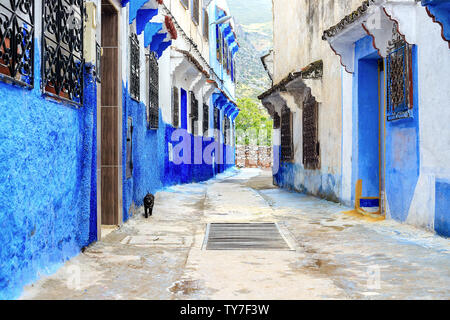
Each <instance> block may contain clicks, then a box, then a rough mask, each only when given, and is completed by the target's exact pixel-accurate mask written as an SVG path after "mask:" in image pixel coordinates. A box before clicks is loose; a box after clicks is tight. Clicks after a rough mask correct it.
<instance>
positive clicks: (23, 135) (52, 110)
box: [0, 39, 96, 299]
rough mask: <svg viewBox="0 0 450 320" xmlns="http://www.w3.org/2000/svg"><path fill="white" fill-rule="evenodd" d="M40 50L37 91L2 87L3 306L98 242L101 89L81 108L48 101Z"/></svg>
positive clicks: (90, 85)
mask: <svg viewBox="0 0 450 320" xmlns="http://www.w3.org/2000/svg"><path fill="white" fill-rule="evenodd" d="M35 43H36V44H38V43H40V42H39V39H35ZM37 47H38V46H36V53H35V70H34V72H35V80H34V84H35V86H34V89H31V90H28V89H24V88H20V87H16V86H13V85H10V84H6V83H3V82H0V181H2V182H1V183H0V229H1V232H0V245H1V250H0V299H10V298H16V297H18V296H19V295H20V293H21V290H22V288H23V286H24V285H26V284H28V283H30V282H32V281H34V280H36V279H37V277H38V273H40V274H46V273H51V272H53V271H55V270H56V269H57V268H58V267H59V266H60V265H61V264H62V263H64V261H66V260H67V259H69V258H71V257H73V256H75V255H77V254H78V253H79V251H80V249H81V248H82V247H83V246H86V245H88V244H89V243H90V242H92V241H94V240H95V239H96V205H95V202H94V200H95V199H96V176H95V163H96V155H95V150H96V146H95V138H94V137H95V132H96V128H95V125H96V84H95V81H94V80H93V78H92V76H91V75H90V74H86V76H85V103H84V106H83V107H82V108H80V109H75V108H73V107H71V106H68V105H67V104H63V103H59V102H55V101H52V100H49V99H46V98H44V97H43V96H42V94H41V90H40V81H41V75H40V70H41V65H40V61H41V59H40V54H39V52H38V50H37V49H38V48H37Z"/></svg>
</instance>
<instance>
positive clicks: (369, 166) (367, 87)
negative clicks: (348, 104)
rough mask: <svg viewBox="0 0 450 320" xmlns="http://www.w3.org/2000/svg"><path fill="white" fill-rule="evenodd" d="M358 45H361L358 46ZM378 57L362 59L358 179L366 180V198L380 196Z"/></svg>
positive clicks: (359, 94)
mask: <svg viewBox="0 0 450 320" xmlns="http://www.w3.org/2000/svg"><path fill="white" fill-rule="evenodd" d="M357 46H358V44H357ZM377 60H378V56H377V55H375V56H374V55H370V56H368V57H365V58H362V59H359V61H358V68H357V73H356V72H355V74H358V75H362V76H358V110H357V113H358V176H357V179H362V180H363V195H364V196H366V197H377V196H379V193H380V183H379V176H380V175H379V170H380V162H379V137H380V135H379V130H380V129H379V114H380V110H379V96H378V64H377Z"/></svg>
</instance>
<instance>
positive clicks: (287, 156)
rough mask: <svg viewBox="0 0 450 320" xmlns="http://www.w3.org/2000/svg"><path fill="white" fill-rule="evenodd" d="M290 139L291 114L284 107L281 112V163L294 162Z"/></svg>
mask: <svg viewBox="0 0 450 320" xmlns="http://www.w3.org/2000/svg"><path fill="white" fill-rule="evenodd" d="M293 149H294V148H293V139H292V113H291V110H290V109H289V108H288V107H287V106H284V107H283V108H282V110H281V161H292V160H294V152H293Z"/></svg>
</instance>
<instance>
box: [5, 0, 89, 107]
mask: <svg viewBox="0 0 450 320" xmlns="http://www.w3.org/2000/svg"><path fill="white" fill-rule="evenodd" d="M3 2H4V1H3ZM29 2H30V1H25V2H23V1H22V3H29ZM42 12H43V19H42V30H43V39H42V43H43V45H42V51H43V52H42V57H43V61H42V89H43V92H44V93H45V94H47V95H49V96H52V97H56V98H58V99H62V100H66V101H69V102H71V103H74V104H76V105H81V104H82V103H83V67H84V60H83V18H84V13H83V12H84V10H83V1H82V0H72V1H67V0H54V1H42Z"/></svg>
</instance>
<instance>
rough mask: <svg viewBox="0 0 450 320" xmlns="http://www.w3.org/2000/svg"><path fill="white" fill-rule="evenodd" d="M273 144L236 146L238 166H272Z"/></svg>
mask: <svg viewBox="0 0 450 320" xmlns="http://www.w3.org/2000/svg"><path fill="white" fill-rule="evenodd" d="M272 150H273V149H272V146H239V145H238V146H236V166H237V167H238V168H271V167H272V164H273V155H272V153H273V152H272Z"/></svg>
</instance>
